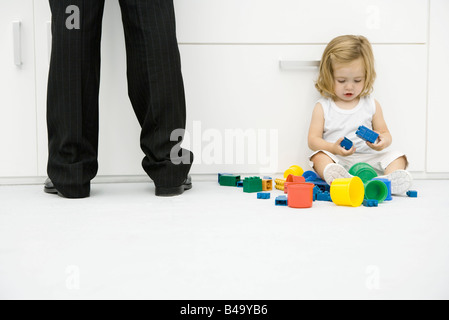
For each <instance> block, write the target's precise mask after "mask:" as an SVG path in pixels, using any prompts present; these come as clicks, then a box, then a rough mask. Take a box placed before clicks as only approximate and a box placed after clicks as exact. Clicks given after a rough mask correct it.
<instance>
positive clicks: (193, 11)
mask: <svg viewBox="0 0 449 320" xmlns="http://www.w3.org/2000/svg"><path fill="white" fill-rule="evenodd" d="M175 7H176V13H177V20H178V24H177V27H178V40H179V41H180V42H181V43H227V44H233V43H254V44H257V43H259V44H264V43H265V44H266V43H289V44H292V43H314V44H317V43H327V42H329V41H330V40H331V39H332V38H334V37H336V36H339V35H342V34H363V35H365V36H366V37H367V38H368V39H369V40H370V41H371V42H375V43H425V42H426V41H427V32H426V30H427V11H428V10H427V1H425V0H394V1H391V0H313V1H309V0H175Z"/></svg>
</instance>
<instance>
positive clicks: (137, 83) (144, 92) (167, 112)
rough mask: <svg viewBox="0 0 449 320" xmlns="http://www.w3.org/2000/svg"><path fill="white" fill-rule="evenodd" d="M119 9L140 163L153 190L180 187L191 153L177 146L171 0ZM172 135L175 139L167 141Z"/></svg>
mask: <svg viewBox="0 0 449 320" xmlns="http://www.w3.org/2000/svg"><path fill="white" fill-rule="evenodd" d="M120 6H121V10H122V20H123V26H124V30H125V39H126V52H127V73H128V93H129V97H130V100H131V103H132V105H133V109H134V112H135V114H136V116H137V118H138V120H139V123H140V125H141V127H142V132H141V141H140V143H141V148H142V150H143V152H144V153H145V158H144V159H143V161H142V165H143V168H144V170H145V171H146V172H147V174H148V175H149V176H150V177H151V178H152V180H153V181H154V182H155V184H156V186H179V185H181V184H182V183H183V182H184V180H185V178H186V176H187V174H188V172H189V170H190V167H191V164H192V161H193V154H192V153H191V152H190V151H188V150H185V149H181V148H180V147H179V145H180V141H181V140H182V139H183V137H184V135H183V133H182V134H179V132H182V131H183V130H184V129H185V125H186V103H185V94H184V84H183V79H182V74H181V59H180V55H179V48H178V43H177V39H176V26H175V15H174V8H173V0H151V1H142V0H120ZM176 130H177V131H178V132H176ZM172 133H175V136H176V137H179V139H177V140H176V141H171V139H170V136H171V134H172Z"/></svg>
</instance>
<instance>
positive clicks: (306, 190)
mask: <svg viewBox="0 0 449 320" xmlns="http://www.w3.org/2000/svg"><path fill="white" fill-rule="evenodd" d="M314 186H315V185H314V184H313V183H295V184H291V185H290V186H289V187H288V200H287V204H288V206H289V207H290V208H311V207H312V204H313V187H314Z"/></svg>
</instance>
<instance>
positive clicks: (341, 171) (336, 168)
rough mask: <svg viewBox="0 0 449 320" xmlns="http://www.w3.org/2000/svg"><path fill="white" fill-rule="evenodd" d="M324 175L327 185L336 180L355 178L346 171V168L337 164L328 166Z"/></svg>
mask: <svg viewBox="0 0 449 320" xmlns="http://www.w3.org/2000/svg"><path fill="white" fill-rule="evenodd" d="M323 175H324V180H326V183H327V184H329V185H330V184H331V183H332V181H334V180H335V179H345V178H352V177H353V175H351V174H350V173H349V172H348V171H346V169H345V168H343V167H342V166H341V165H339V164H336V163H334V164H330V165H328V166H327V167H326V170H325V171H324V173H323ZM329 182H330V183H329Z"/></svg>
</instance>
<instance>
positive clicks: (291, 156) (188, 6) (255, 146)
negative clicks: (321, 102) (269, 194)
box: [0, 0, 449, 177]
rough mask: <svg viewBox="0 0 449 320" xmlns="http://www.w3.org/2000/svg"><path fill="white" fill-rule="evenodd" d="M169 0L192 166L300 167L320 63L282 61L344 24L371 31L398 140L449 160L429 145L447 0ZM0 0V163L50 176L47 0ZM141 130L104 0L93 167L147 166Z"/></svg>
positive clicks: (436, 167) (315, 55)
mask: <svg viewBox="0 0 449 320" xmlns="http://www.w3.org/2000/svg"><path fill="white" fill-rule="evenodd" d="M429 1H430V4H431V5H430V8H431V12H430V17H431V19H430V26H431V30H430V37H431V38H430V40H431V41H430V42H429V41H428V29H427V26H428V18H429V10H428V8H429ZM174 2H175V10H176V16H177V30H178V41H179V42H180V51H181V58H182V67H183V75H184V82H185V88H186V97H187V120H188V122H187V123H188V125H187V130H188V133H187V137H186V138H187V139H186V145H189V146H190V148H192V149H193V151H194V152H195V153H196V161H195V164H194V166H193V168H192V172H193V173H216V172H219V171H230V172H240V173H254V172H259V171H265V172H273V171H278V172H282V171H283V170H285V168H286V167H288V166H290V165H292V164H299V165H302V166H304V167H307V156H308V154H309V150H308V148H307V131H308V126H309V120H310V115H311V111H312V108H313V106H314V104H315V102H316V100H317V99H318V98H319V96H318V93H317V91H316V90H315V88H314V80H315V79H316V76H317V68H313V67H306V68H302V69H299V70H285V69H281V68H280V67H279V61H280V60H289V61H295V60H298V61H309V60H319V59H320V58H321V54H322V52H323V50H324V48H325V45H326V43H327V42H328V41H330V40H331V39H332V38H333V37H335V36H338V35H342V34H363V35H365V36H366V37H368V39H369V40H370V41H371V42H372V43H373V47H374V51H375V57H376V64H377V73H378V79H377V81H376V84H375V92H374V96H375V97H376V99H377V100H379V102H380V103H381V105H382V106H383V108H384V112H385V117H386V120H387V123H388V125H389V128H390V130H391V132H392V134H393V138H394V144H395V146H396V148H397V149H400V150H403V151H404V152H406V153H407V154H408V156H409V160H410V162H411V167H410V169H411V170H412V171H420V172H425V171H426V170H427V171H428V172H447V171H448V169H447V168H446V167H447V166H446V165H445V161H444V159H445V157H444V156H440V154H441V151H440V150H439V148H438V147H439V145H441V139H442V138H441V137H444V135H445V133H444V132H443V131H444V128H445V126H444V125H445V122H444V121H445V119H446V118H447V116H448V114H447V112H448V111H447V108H445V104H444V96H443V94H444V92H445V91H444V90H445V88H446V87H447V85H448V84H447V83H446V82H447V81H446V82H444V79H446V78H447V74H448V73H449V66H448V65H447V63H446V62H445V61H446V60H447V59H446V56H447V52H449V43H447V39H446V38H447V36H446V34H445V32H446V30H447V29H448V28H449V25H448V24H447V19H446V18H445V15H446V13H447V12H449V9H448V7H447V6H448V5H447V1H445V0H395V1H391V0H317V1H306V0H276V1H275V0H226V1H224V0H174ZM0 6H1V10H0V25H1V28H0V30H2V33H0V40H2V43H3V49H2V50H1V51H0V58H1V59H0V64H1V70H2V73H1V75H0V81H1V85H0V88H1V89H0V90H1V92H0V93H1V96H2V106H1V109H0V110H1V111H0V147H1V150H2V156H1V157H0V177H16V176H17V177H24V176H31V177H35V176H46V164H47V156H48V155H47V153H48V151H47V129H46V100H47V77H48V67H49V55H50V44H51V34H50V20H51V15H50V8H49V4H48V0H14V1H13V0H4V1H2V4H1V5H0ZM33 10H34V11H33ZM33 14H34V17H33ZM33 19H34V25H33ZM14 21H21V22H22V24H21V26H22V29H21V31H22V33H21V41H20V44H21V54H22V56H21V58H22V61H23V64H22V65H21V66H16V65H15V64H14V41H13V22H14ZM33 28H34V30H33ZM33 31H34V34H33ZM428 49H429V50H430V51H429V52H430V59H429V60H430V70H429V77H430V78H429V79H430V81H429V84H427V71H428V70H427V61H428V60H427V52H428ZM427 87H428V88H429V92H428V93H429V100H428V103H429V105H428V110H426V107H427V101H426V97H427ZM427 111H428V112H427ZM426 119H428V126H426ZM239 134H240V138H242V137H243V148H244V149H243V151H242V149H239V148H241V147H240V146H239V143H242V141H240V140H238V138H237V136H238V135H239ZM426 134H427V141H426ZM227 135H228V136H227ZM139 137H140V127H139V125H138V122H137V120H136V118H135V115H134V112H133V110H132V106H131V103H130V101H129V98H128V94H127V80H126V52H125V45H124V35H123V27H122V21H121V13H120V8H119V4H118V0H107V1H106V3H105V12H104V18H103V38H102V69H101V87H100V141H99V165H100V166H99V175H102V176H121V175H123V176H132V175H142V176H143V175H145V174H144V172H143V170H142V168H141V160H142V157H143V153H142V151H141V150H140V145H139ZM426 150H427V153H426ZM426 156H427V158H426ZM273 166H275V168H273ZM264 169H265V170H264Z"/></svg>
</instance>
